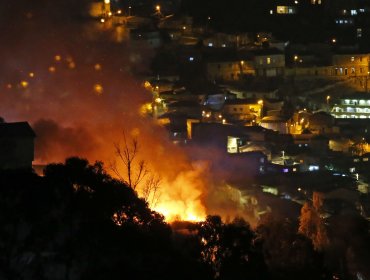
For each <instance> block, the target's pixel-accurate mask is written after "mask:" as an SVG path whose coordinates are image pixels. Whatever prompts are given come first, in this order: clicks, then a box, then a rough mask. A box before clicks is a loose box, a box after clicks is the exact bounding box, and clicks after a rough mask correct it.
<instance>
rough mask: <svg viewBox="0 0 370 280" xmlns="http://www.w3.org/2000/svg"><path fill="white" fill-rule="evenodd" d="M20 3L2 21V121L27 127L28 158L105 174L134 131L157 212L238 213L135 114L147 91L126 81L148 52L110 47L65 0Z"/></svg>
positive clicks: (236, 204) (227, 192)
mask: <svg viewBox="0 0 370 280" xmlns="http://www.w3.org/2000/svg"><path fill="white" fill-rule="evenodd" d="M13 2H16V3H13ZM28 2H29V1H12V2H10V4H9V5H8V6H7V7H8V11H7V10H6V9H5V12H4V14H3V16H4V17H2V18H1V19H0V20H2V22H0V31H1V32H0V34H2V35H1V36H2V37H3V38H2V39H3V40H2V44H0V61H1V62H2V63H1V64H0V116H2V117H4V118H5V120H7V121H9V122H12V121H24V120H26V121H29V122H31V123H32V126H33V128H34V130H35V131H36V134H37V138H36V161H35V162H36V163H38V164H46V163H49V162H63V161H64V159H65V158H66V157H69V156H80V157H84V158H87V159H89V160H90V161H92V162H93V161H96V160H99V161H103V162H104V163H105V166H106V167H107V168H109V165H110V164H111V163H112V162H114V161H115V151H114V144H116V143H118V142H120V141H121V140H122V132H123V130H125V132H126V133H129V134H130V133H132V132H135V135H136V136H137V137H138V140H139V144H140V152H139V156H140V158H142V159H144V160H145V161H147V162H148V163H149V164H150V166H149V168H150V169H151V170H152V171H153V172H154V173H155V174H156V175H158V176H160V177H161V178H162V184H161V189H160V192H161V195H160V200H159V202H158V204H157V205H156V206H155V207H154V208H155V209H156V210H158V211H160V212H161V213H163V214H165V215H166V216H167V218H169V219H174V218H178V217H179V218H182V219H190V220H198V219H200V218H204V217H205V215H206V212H208V213H212V214H222V215H224V216H227V215H229V216H233V214H235V215H236V214H238V215H239V214H240V215H241V212H242V211H241V210H240V209H239V208H240V199H239V201H238V200H234V199H230V197H235V195H234V194H235V190H233V189H230V188H226V187H224V186H223V185H222V186H221V187H218V188H214V187H213V185H214V184H213V182H212V180H210V178H209V177H210V176H209V175H210V174H209V170H208V163H205V162H200V161H195V162H191V161H189V159H188V157H187V155H186V154H185V153H184V151H183V150H181V149H180V148H179V147H176V146H174V145H173V144H172V143H171V142H170V141H169V139H168V136H167V134H166V132H165V131H164V129H162V128H161V127H158V126H157V125H155V124H154V123H153V121H152V120H151V119H145V118H142V117H139V115H138V111H139V106H140V105H141V104H143V103H145V102H148V101H150V100H151V94H150V93H148V92H146V91H145V90H144V88H143V87H142V86H141V84H140V82H139V81H137V80H136V79H135V78H134V75H137V73H139V74H142V75H145V74H146V73H147V72H146V71H147V64H148V63H149V62H150V58H151V55H152V51H151V50H150V49H149V48H147V47H146V46H145V45H142V44H138V43H134V42H132V41H131V42H130V43H127V42H126V43H120V44H117V43H112V42H111V41H110V40H111V34H109V31H106V30H104V29H101V28H100V27H99V26H100V23H99V22H90V21H88V22H86V23H81V22H79V19H78V18H75V17H74V15H75V14H74V12H75V9H74V8H73V6H70V3H69V2H68V1H52V4H53V5H51V4H50V3H51V1H41V0H39V1H32V4H30V3H28ZM75 2H77V1H75ZM30 6H32V7H33V9H30V8H29V7H30ZM34 7H36V8H34ZM3 11H4V10H3ZM71 11H72V15H73V16H70V14H69V13H70V12H71ZM10 15H12V16H10ZM5 23H6V24H5ZM216 155H217V154H216V153H213V156H214V157H215V156H216ZM219 157H221V155H220V156H219ZM217 161H222V159H221V158H218V159H217ZM217 172H218V173H219V177H222V176H223V175H222V174H223V173H222V170H221V169H219V170H217ZM219 177H214V178H213V179H214V181H218V178H219ZM206 207H207V209H206ZM241 216H242V215H241Z"/></svg>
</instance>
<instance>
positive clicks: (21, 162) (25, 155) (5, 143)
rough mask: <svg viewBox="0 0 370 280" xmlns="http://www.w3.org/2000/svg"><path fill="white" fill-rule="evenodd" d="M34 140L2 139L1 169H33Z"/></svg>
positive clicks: (0, 151) (0, 145)
mask: <svg viewBox="0 0 370 280" xmlns="http://www.w3.org/2000/svg"><path fill="white" fill-rule="evenodd" d="M33 160H34V140H33V138H0V168H1V169H18V168H32V161H33Z"/></svg>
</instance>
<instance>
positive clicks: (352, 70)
mask: <svg viewBox="0 0 370 280" xmlns="http://www.w3.org/2000/svg"><path fill="white" fill-rule="evenodd" d="M369 60H370V56H369V54H367V53H349V54H348V53H347V54H334V55H333V58H332V66H333V75H334V76H343V77H358V76H368V73H369Z"/></svg>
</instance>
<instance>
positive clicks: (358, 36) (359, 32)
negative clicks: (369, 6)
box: [356, 28, 362, 38]
mask: <svg viewBox="0 0 370 280" xmlns="http://www.w3.org/2000/svg"><path fill="white" fill-rule="evenodd" d="M356 34H357V38H361V37H362V28H357V30H356Z"/></svg>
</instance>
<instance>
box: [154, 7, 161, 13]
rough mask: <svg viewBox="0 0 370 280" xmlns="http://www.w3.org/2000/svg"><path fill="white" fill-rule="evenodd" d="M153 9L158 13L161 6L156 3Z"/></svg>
mask: <svg viewBox="0 0 370 280" xmlns="http://www.w3.org/2000/svg"><path fill="white" fill-rule="evenodd" d="M155 10H156V11H157V13H158V14H160V13H161V6H159V5H157V6H155Z"/></svg>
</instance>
